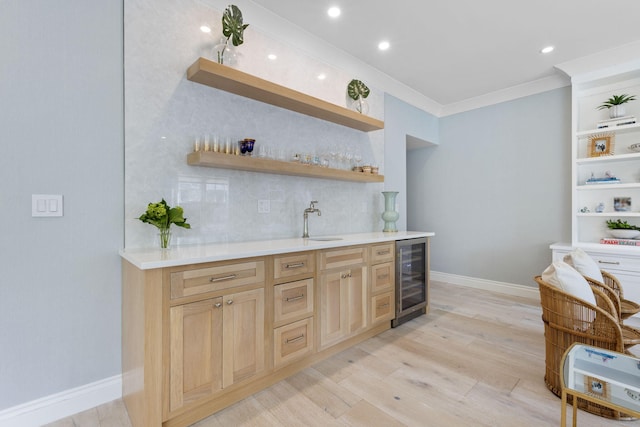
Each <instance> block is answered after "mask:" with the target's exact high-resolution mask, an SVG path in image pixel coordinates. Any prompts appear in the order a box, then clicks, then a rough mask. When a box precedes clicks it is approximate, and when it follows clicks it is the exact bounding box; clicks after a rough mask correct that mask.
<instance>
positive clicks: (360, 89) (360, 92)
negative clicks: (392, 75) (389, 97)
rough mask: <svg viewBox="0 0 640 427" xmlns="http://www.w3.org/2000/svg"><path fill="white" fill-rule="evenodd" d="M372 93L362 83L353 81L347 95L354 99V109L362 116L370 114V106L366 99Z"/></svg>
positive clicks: (348, 86) (348, 87)
mask: <svg viewBox="0 0 640 427" xmlns="http://www.w3.org/2000/svg"><path fill="white" fill-rule="evenodd" d="M370 92H371V91H370V90H369V88H368V87H367V85H366V84H364V83H363V82H362V81H360V80H357V79H353V80H351V81H350V82H349V84H348V85H347V95H349V98H351V99H353V101H354V103H353V108H354V109H355V110H356V111H357V112H358V113H361V114H367V113H368V112H369V105H368V104H367V103H366V101H365V98H366V97H368V96H369V93H370Z"/></svg>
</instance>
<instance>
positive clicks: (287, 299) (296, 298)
mask: <svg viewBox="0 0 640 427" xmlns="http://www.w3.org/2000/svg"><path fill="white" fill-rule="evenodd" d="M302 298H304V294H302V295H298V296H297V297H291V298H286V299H285V301H286V302H291V301H298V300H300V299H302Z"/></svg>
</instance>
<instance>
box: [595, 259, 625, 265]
mask: <svg viewBox="0 0 640 427" xmlns="http://www.w3.org/2000/svg"><path fill="white" fill-rule="evenodd" d="M598 262H599V263H600V264H610V265H620V261H600V260H598Z"/></svg>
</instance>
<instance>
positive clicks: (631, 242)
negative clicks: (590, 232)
mask: <svg viewBox="0 0 640 427" xmlns="http://www.w3.org/2000/svg"><path fill="white" fill-rule="evenodd" d="M600 243H602V244H603V245H620V246H640V240H636V239H614V238H612V237H603V238H602V239H600Z"/></svg>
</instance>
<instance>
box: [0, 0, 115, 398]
mask: <svg viewBox="0 0 640 427" xmlns="http://www.w3.org/2000/svg"><path fill="white" fill-rule="evenodd" d="M0 9H1V12H0V58H2V60H0V140H1V141H2V144H1V146H2V155H0V207H1V208H2V211H3V220H2V221H0V235H1V236H2V239H1V241H2V244H1V245H0V262H1V263H2V279H1V281H0V326H1V327H0V349H1V350H0V410H1V409H4V408H7V407H11V406H15V405H17V404H19V403H24V402H27V401H30V400H34V399H36V398H39V397H43V396H47V395H50V394H52V393H56V392H60V391H63V390H67V389H70V388H73V387H77V386H80V385H84V384H88V383H91V382H94V381H97V380H101V379H104V378H108V377H110V376H113V375H117V374H119V373H120V299H121V298H120V265H119V257H118V249H119V248H120V247H121V246H122V244H123V215H122V212H123V150H124V143H123V121H122V117H123V108H122V105H123V95H122V81H123V76H122V2H119V1H101V2H98V1H85V0H60V1H55V2H52V1H46V0H39V1H38V0H4V1H3V2H2V6H1V8H0ZM38 193H44V194H62V195H63V196H64V211H65V213H64V217H62V218H32V217H31V194H38Z"/></svg>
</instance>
